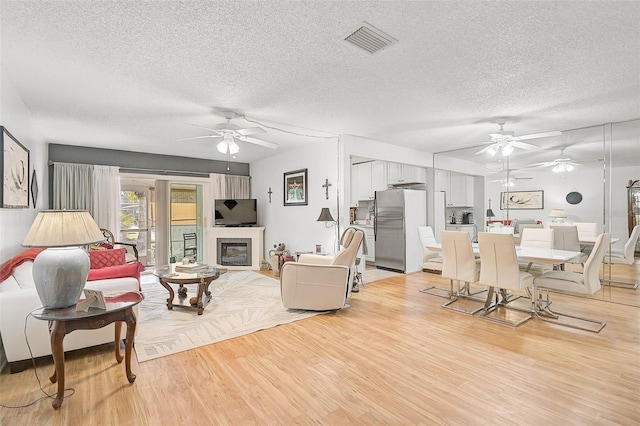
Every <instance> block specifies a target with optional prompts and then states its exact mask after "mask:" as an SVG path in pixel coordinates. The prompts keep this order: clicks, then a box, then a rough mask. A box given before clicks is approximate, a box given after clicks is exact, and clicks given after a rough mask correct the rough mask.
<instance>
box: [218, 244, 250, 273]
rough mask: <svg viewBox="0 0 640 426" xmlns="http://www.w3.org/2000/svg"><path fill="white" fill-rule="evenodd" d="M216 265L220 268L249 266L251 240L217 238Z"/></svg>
mask: <svg viewBox="0 0 640 426" xmlns="http://www.w3.org/2000/svg"><path fill="white" fill-rule="evenodd" d="M216 252H217V255H218V256H217V257H218V258H217V264H218V265H222V266H251V265H252V259H251V238H218V239H217V251H216Z"/></svg>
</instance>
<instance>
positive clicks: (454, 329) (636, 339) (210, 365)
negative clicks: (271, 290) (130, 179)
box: [0, 272, 640, 426]
mask: <svg viewBox="0 0 640 426" xmlns="http://www.w3.org/2000/svg"><path fill="white" fill-rule="evenodd" d="M427 283H436V284H439V285H448V284H447V283H446V282H445V281H444V280H442V279H441V278H440V277H438V276H436V275H433V274H428V273H422V272H421V273H416V274H411V275H408V276H400V277H395V278H390V279H386V280H382V281H378V282H375V283H370V284H368V285H367V286H366V287H364V288H363V289H362V290H361V291H360V293H357V294H355V295H354V296H353V297H352V298H351V300H350V302H349V303H350V305H351V306H350V307H349V308H347V309H343V310H340V311H338V312H336V313H333V314H328V315H319V316H316V317H313V318H309V319H306V320H303V321H299V322H296V323H292V324H287V325H282V326H279V327H276V328H273V329H269V330H264V331H261V332H258V333H254V334H251V335H249V336H245V337H240V338H236V339H233V340H229V341H225V342H222V343H218V344H215V345H211V346H207V347H204V348H200V349H196V350H192V351H188V352H184V353H180V354H177V355H173V356H170V357H165V358H160V359H156V360H152V361H147V362H144V363H141V364H138V363H137V362H135V361H134V362H133V371H134V373H136V374H137V376H138V377H137V380H136V382H135V383H134V384H133V385H130V384H129V383H128V382H127V380H126V378H125V375H124V365H122V364H116V363H115V359H114V356H113V354H112V348H111V347H110V346H109V345H104V346H101V347H98V348H90V349H86V350H82V351H76V352H73V353H69V354H67V363H66V367H67V369H66V371H67V386H68V387H73V388H74V389H75V393H74V394H73V395H72V396H71V397H70V398H68V399H65V401H64V403H63V404H62V407H61V408H60V410H58V411H54V410H53V409H52V407H51V400H50V399H45V400H42V401H39V402H37V403H36V404H34V405H32V406H30V407H26V408H20V409H7V408H0V424H2V425H26V424H34V425H35V424H37V425H72V424H73V425H76V424H103V425H176V424H192V425H214V424H215V425H219V424H222V425H226V424H230V425H251V424H270V425H275V424H284V425H289V424H332V425H344V424H370V425H380V424H385V425H407V424H425V425H431V424H442V425H445V424H446V425H536V426H537V425H576V424H580V425H595V424H604V425H612V424H619V425H636V424H639V423H640V308H637V307H631V306H624V305H618V304H612V303H605V302H602V301H598V300H590V299H579V298H575V297H570V296H565V295H554V296H553V300H554V307H556V308H558V309H560V308H562V310H564V311H570V312H573V313H577V314H583V315H586V316H589V317H594V318H600V319H604V320H606V321H607V326H606V327H605V328H604V330H603V331H602V332H601V333H599V334H593V333H588V332H583V331H578V330H573V329H569V328H562V327H558V326H554V325H550V324H548V323H545V322H542V321H536V320H532V321H529V322H527V323H525V324H524V325H522V326H520V327H518V328H512V327H508V326H504V325H500V324H496V323H492V322H489V321H483V320H481V319H479V318H478V317H477V316H474V317H472V316H467V315H463V314H459V313H456V312H453V311H450V310H446V309H442V308H440V305H441V304H442V303H444V301H445V299H442V298H439V297H434V296H429V295H426V294H424V293H421V292H420V291H419V289H420V288H422V287H424V286H425V285H427ZM192 314H193V313H191V312H185V315H192ZM193 320H194V321H197V320H198V318H197V316H196V315H193ZM19 322H20V321H19ZM140 326H144V325H143V324H142V325H140ZM38 364H39V368H38V373H39V375H40V377H41V380H42V382H43V385H44V388H45V390H47V391H48V392H50V393H53V392H55V386H54V385H51V384H50V383H49V382H48V377H49V375H50V373H51V372H52V362H51V360H50V359H43V360H41V361H39V363H38ZM41 395H42V394H41V392H40V391H39V390H38V384H37V382H36V379H35V377H34V370H33V369H31V368H30V369H27V370H26V371H24V372H22V373H18V374H14V375H10V374H9V373H8V371H7V369H5V371H4V372H3V373H2V375H0V403H2V404H5V405H19V404H25V403H28V402H31V401H32V400H34V399H36V398H39V397H40V396H41Z"/></svg>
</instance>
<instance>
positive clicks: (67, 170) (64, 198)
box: [53, 163, 93, 212]
mask: <svg viewBox="0 0 640 426" xmlns="http://www.w3.org/2000/svg"><path fill="white" fill-rule="evenodd" d="M92 175H93V166H92V165H90V164H71V163H54V165H53V208H54V209H56V210H62V209H68V210H88V211H89V212H92V211H93V185H92V183H93V182H92Z"/></svg>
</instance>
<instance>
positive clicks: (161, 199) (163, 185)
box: [156, 180, 170, 267]
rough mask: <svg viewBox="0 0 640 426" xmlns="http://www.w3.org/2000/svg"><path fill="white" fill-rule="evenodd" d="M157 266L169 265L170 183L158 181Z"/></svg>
mask: <svg viewBox="0 0 640 426" xmlns="http://www.w3.org/2000/svg"><path fill="white" fill-rule="evenodd" d="M156 207H157V210H156V266H158V267H160V266H162V265H166V264H168V263H169V239H170V238H169V226H170V222H169V208H170V201H169V182H167V181H166V180H157V181H156Z"/></svg>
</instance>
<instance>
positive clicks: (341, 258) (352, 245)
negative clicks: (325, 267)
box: [333, 228, 364, 267]
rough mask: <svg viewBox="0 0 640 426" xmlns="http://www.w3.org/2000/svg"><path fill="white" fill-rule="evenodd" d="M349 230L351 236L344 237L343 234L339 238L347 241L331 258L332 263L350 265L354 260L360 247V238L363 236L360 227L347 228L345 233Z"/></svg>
mask: <svg viewBox="0 0 640 426" xmlns="http://www.w3.org/2000/svg"><path fill="white" fill-rule="evenodd" d="M350 230H351V231H352V232H349V234H350V235H351V237H350V238H349V237H347V238H345V235H343V238H342V239H341V241H345V242H347V245H345V246H344V247H343V248H342V249H341V250H340V251H339V252H338V253H337V254H336V256H335V257H334V258H333V265H342V266H349V267H351V266H352V265H353V264H354V263H355V262H356V256H357V254H358V249H359V248H360V244H362V239H363V238H364V231H363V230H362V229H356V228H347V230H346V231H345V234H347V231H350ZM346 240H348V241H346Z"/></svg>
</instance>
